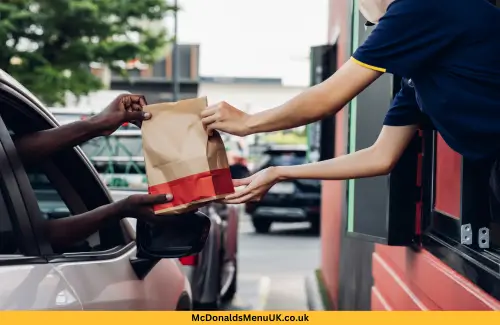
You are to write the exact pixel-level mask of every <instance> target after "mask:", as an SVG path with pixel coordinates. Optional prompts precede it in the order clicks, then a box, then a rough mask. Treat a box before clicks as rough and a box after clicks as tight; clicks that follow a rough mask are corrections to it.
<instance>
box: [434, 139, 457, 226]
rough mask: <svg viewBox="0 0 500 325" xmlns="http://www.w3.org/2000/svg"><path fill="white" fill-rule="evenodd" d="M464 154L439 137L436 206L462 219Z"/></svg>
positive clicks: (437, 208) (438, 209) (440, 210)
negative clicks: (461, 201)
mask: <svg viewBox="0 0 500 325" xmlns="http://www.w3.org/2000/svg"><path fill="white" fill-rule="evenodd" d="M461 174H462V156H460V155H459V154H458V153H456V152H455V151H453V149H451V148H450V147H448V145H447V144H446V142H444V140H443V138H442V137H441V136H438V138H437V155H436V198H435V203H434V208H435V209H436V210H437V211H439V212H443V213H444V214H446V215H448V216H450V217H452V218H455V219H460V198H461V191H462V186H461V184H462V177H461Z"/></svg>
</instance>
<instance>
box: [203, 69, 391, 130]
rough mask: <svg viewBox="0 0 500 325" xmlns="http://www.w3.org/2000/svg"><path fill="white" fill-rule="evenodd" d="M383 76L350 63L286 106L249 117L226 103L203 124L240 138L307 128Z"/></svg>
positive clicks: (206, 116) (212, 110)
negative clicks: (307, 125) (298, 127)
mask: <svg viewBox="0 0 500 325" xmlns="http://www.w3.org/2000/svg"><path fill="white" fill-rule="evenodd" d="M381 75H382V72H379V71H375V70H373V69H369V68H366V67H364V66H361V65H359V64H357V63H355V62H354V61H353V60H349V61H347V62H346V63H345V64H344V65H343V66H342V67H341V68H340V69H339V70H338V71H337V72H335V74H334V75H333V76H331V77H330V78H328V79H327V80H325V81H324V82H322V83H320V84H318V85H316V86H314V87H311V88H309V89H307V90H306V91H304V92H303V93H301V94H299V95H297V96H296V97H295V98H293V99H291V100H289V101H288V102H286V103H284V104H283V105H280V106H278V107H275V108H272V109H268V110H265V111H263V112H260V113H257V114H254V115H249V114H246V113H244V112H242V111H240V110H238V109H237V108H235V107H233V106H231V105H229V104H228V103H226V102H222V103H218V104H216V105H214V106H211V107H208V108H207V109H206V110H204V111H203V112H202V118H203V120H202V121H203V124H204V125H205V127H206V128H207V131H208V132H209V133H210V132H211V130H220V131H223V132H227V133H230V134H234V135H240V136H245V135H249V134H254V133H260V132H271V131H278V130H285V129H290V128H294V127H297V126H301V125H306V124H308V123H311V122H314V121H318V120H321V119H322V118H324V117H326V116H328V115H331V114H335V113H337V112H338V111H339V110H340V109H342V107H344V106H345V105H346V104H347V103H348V102H349V101H350V100H352V99H353V98H354V97H356V95H358V94H359V93H360V92H361V91H363V90H364V89H365V88H366V87H368V86H369V85H370V84H371V83H372V82H374V81H375V80H376V79H377V78H378V77H380V76H381Z"/></svg>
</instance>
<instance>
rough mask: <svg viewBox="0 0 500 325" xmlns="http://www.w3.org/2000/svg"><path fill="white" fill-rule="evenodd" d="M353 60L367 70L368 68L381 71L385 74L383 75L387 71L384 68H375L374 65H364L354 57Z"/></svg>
mask: <svg viewBox="0 0 500 325" xmlns="http://www.w3.org/2000/svg"><path fill="white" fill-rule="evenodd" d="M351 60H352V61H353V62H355V63H357V64H359V65H360V66H362V67H365V68H368V69H370V70H375V71H379V72H383V73H385V71H386V70H385V69H384V68H379V67H375V66H373V65H369V64H366V63H363V62H361V61H359V60H356V59H355V58H353V57H352V56H351Z"/></svg>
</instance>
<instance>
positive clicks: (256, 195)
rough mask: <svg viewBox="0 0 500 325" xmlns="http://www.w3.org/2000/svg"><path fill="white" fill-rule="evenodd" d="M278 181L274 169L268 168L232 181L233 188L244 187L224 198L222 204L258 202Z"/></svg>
mask: <svg viewBox="0 0 500 325" xmlns="http://www.w3.org/2000/svg"><path fill="white" fill-rule="evenodd" d="M278 181H279V175H278V172H277V170H276V167H270V168H266V169H263V170H261V171H260V172H258V173H255V174H253V175H252V176H250V177H247V178H242V179H234V180H233V185H234V187H239V186H245V185H246V187H245V188H244V189H243V190H241V191H236V193H233V194H230V195H228V196H226V198H225V199H224V203H227V204H238V203H245V202H249V201H259V200H260V199H261V198H262V197H263V196H264V195H265V194H266V193H267V191H269V189H270V188H271V187H272V186H273V185H274V184H276V183H278Z"/></svg>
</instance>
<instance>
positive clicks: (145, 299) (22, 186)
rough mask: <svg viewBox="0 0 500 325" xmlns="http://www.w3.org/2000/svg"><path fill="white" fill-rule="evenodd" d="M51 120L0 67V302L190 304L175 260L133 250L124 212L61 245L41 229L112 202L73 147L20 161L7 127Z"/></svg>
mask: <svg viewBox="0 0 500 325" xmlns="http://www.w3.org/2000/svg"><path fill="white" fill-rule="evenodd" d="M57 126H58V123H57V121H56V120H55V118H54V117H53V116H52V115H51V114H50V113H49V112H48V110H47V109H46V108H45V107H44V106H43V104H42V103H41V102H40V101H39V100H37V99H36V98H35V97H34V96H33V95H32V94H31V93H30V92H29V91H28V90H26V89H25V88H24V87H23V86H22V85H20V84H19V83H18V82H17V81H16V80H14V79H13V78H12V77H10V76H9V75H8V74H6V73H5V72H3V71H2V70H0V174H1V176H0V272H1V274H2V275H1V276H0V309H1V310H5V309H17V310H30V309H33V310H49V309H50V310H61V309H67V310H190V309H191V308H192V293H191V288H190V283H189V281H188V280H187V278H186V276H185V275H184V273H183V272H182V270H181V266H180V263H179V262H178V260H177V259H176V258H175V259H159V260H148V259H145V258H138V257H137V256H136V252H137V247H136V243H135V238H136V233H135V230H134V227H133V226H132V224H131V223H130V221H129V220H122V221H116V222H114V223H111V224H109V225H108V226H106V227H105V228H103V229H100V230H99V232H97V233H95V234H93V235H91V236H90V237H89V238H87V239H86V240H85V241H83V242H80V243H76V244H75V245H73V246H72V247H70V248H68V249H64V250H62V251H58V250H55V249H54V248H53V247H52V245H50V243H49V242H48V241H47V240H46V238H45V236H43V234H42V231H43V229H42V227H41V226H40V223H41V222H43V219H50V218H65V217H68V216H70V215H72V214H80V213H84V212H85V211H88V210H90V209H94V208H96V207H98V206H102V205H104V204H108V203H110V202H112V199H111V196H110V194H109V192H108V191H107V189H106V187H105V185H104V184H103V182H102V181H101V180H100V178H99V176H98V174H97V172H96V170H95V169H94V167H93V166H92V164H91V163H90V161H89V160H88V159H87V157H86V156H85V155H84V153H83V152H82V151H81V149H79V148H71V149H68V150H64V151H62V152H60V153H58V154H56V155H54V156H53V157H49V158H48V159H47V160H45V161H44V162H43V163H40V164H39V165H37V166H35V167H30V168H29V169H25V168H24V166H23V165H22V164H21V162H20V160H19V157H18V156H17V151H16V148H15V146H14V143H13V141H12V138H11V135H12V134H14V135H16V134H23V133H29V132H34V131H36V130H41V129H49V128H54V127H57ZM164 240H165V241H167V242H168V241H169V238H164ZM144 266H147V267H146V268H145V267H144Z"/></svg>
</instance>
